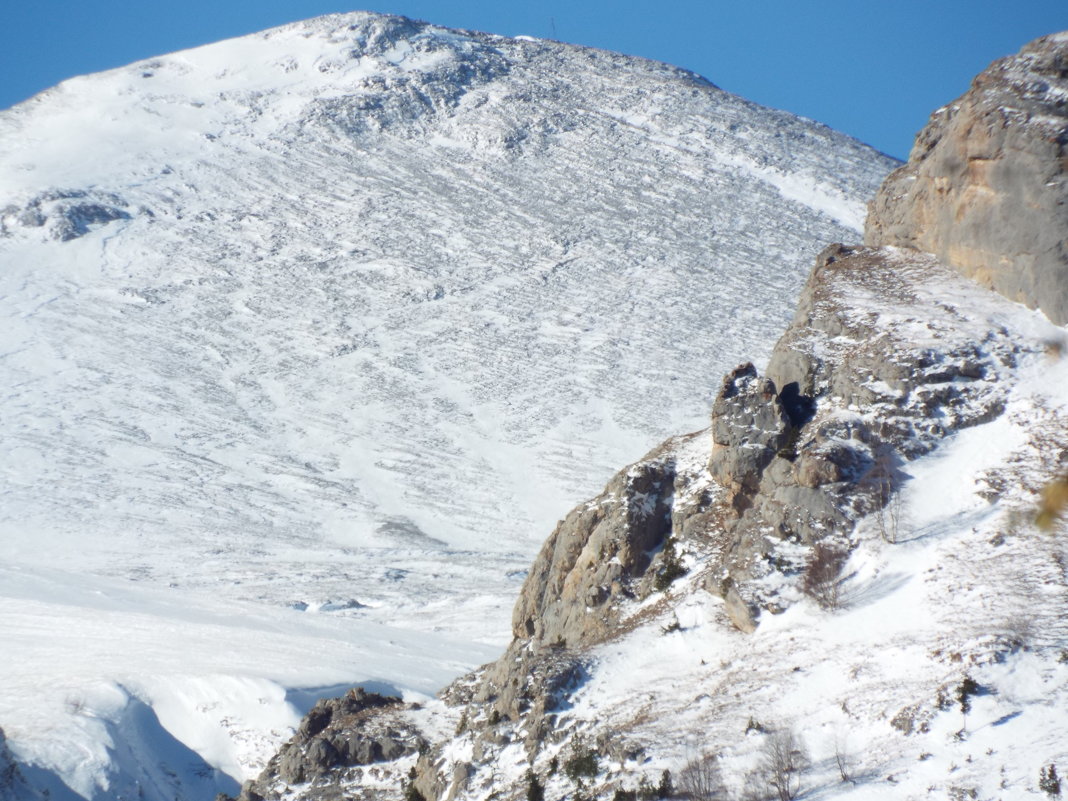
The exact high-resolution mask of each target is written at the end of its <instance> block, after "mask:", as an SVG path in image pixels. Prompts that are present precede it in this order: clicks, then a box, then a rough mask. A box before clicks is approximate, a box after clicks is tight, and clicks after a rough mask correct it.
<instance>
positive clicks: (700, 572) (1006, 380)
mask: <svg viewBox="0 0 1068 801" xmlns="http://www.w3.org/2000/svg"><path fill="white" fill-rule="evenodd" d="M884 257H885V258H886V259H887V260H888V261H889V262H890V264H891V265H893V266H894V269H895V270H900V272H899V273H898V277H899V278H901V279H903V280H902V281H901V283H900V284H897V286H898V288H900V287H902V286H903V287H904V288H905V291H902V292H901V293H900V296H899V298H898V299H897V302H896V303H891V302H888V301H887V299H886V298H887V297H890V293H887V294H886V295H884V296H883V297H880V298H877V299H875V300H874V301H873V299H872V297H871V293H870V292H869V291H867V289H866V288H865V286H864V283H865V282H864V280H863V279H858V280H857V282H856V284H855V285H853V286H848V285H846V288H845V289H844V290H843V289H841V287H842V286H843V285H845V284H844V282H842V283H840V284H839V289H838V290H837V292H838V293H839V294H836V295H835V297H834V302H835V303H837V304H839V308H841V309H848V310H852V312H853V313H854V314H855V315H857V316H858V318H859V319H863V320H866V321H867V322H868V324H869V325H870V326H871V330H878V331H882V332H884V334H883V335H884V337H886V341H891V340H893V339H895V338H896V339H897V341H898V342H899V343H902V342H903V343H906V344H908V345H909V346H910V348H911V349H915V351H917V352H923V351H924V349H925V348H930V351H929V352H931V353H946V352H952V351H953V349H954V348H955V347H956V346H957V345H959V344H960V343H973V344H974V345H975V346H976V348H977V355H978V356H979V358H980V359H982V358H984V357H985V356H986V355H988V354H989V353H996V352H998V351H999V350H1000V351H1001V352H1002V353H1011V354H1012V358H1011V359H1008V360H1007V361H1006V362H1005V363H1000V364H998V365H997V366H996V367H994V368H992V369H991V370H990V371H989V372H988V373H987V374H986V375H985V376H984V378H983V379H982V380H981V381H976V382H975V383H974V384H973V386H972V391H973V392H974V393H975V394H974V395H973V396H972V397H973V398H974V399H980V398H982V396H983V395H985V396H986V399H987V400H989V398H990V397H1001V398H1003V400H1004V411H1002V412H1001V413H1000V414H999V415H997V416H996V417H995V418H994V419H993V420H991V421H989V422H986V423H981V424H978V425H975V426H974V427H971V428H965V429H963V430H960V431H957V432H956V433H954V434H952V435H951V436H949V437H948V438H947V439H946V440H945V441H944V442H942V443H941V445H940V446H939V447H938V448H936V449H935V450H934V451H932V452H931V453H929V454H927V455H926V456H923V457H921V458H919V459H916V460H915V461H912V462H907V463H905V464H904V465H902V490H901V494H900V496H899V497H900V505H899V506H897V505H895V507H894V508H895V509H896V510H897V521H898V523H897V525H896V527H895V528H894V536H893V539H894V540H895V542H893V543H890V542H887V541H885V540H884V538H883V536H881V533H880V530H879V525H878V515H877V514H874V515H871V516H869V517H868V518H864V519H862V520H861V521H860V523H859V525H858V526H857V528H856V530H855V531H853V532H852V533H851V539H852V542H853V545H854V550H853V552H852V556H851V558H850V559H849V561H848V562H847V563H846V564H845V566H844V568H843V571H842V579H843V580H842V583H841V586H840V592H841V596H840V606H839V608H836V609H833V610H827V609H823V608H821V607H820V606H819V605H817V604H816V602H815V601H813V600H812V599H810V598H806V597H805V596H804V595H803V594H802V593H801V592H800V590H799V589H798V584H797V583H790V585H789V586H790V588H791V590H792V592H793V598H792V599H791V601H792V603H791V604H790V605H789V607H788V608H786V609H785V611H783V612H782V613H781V614H777V615H776V614H770V613H768V612H767V611H763V612H762V615H761V618H760V623H759V626H758V628H757V630H756V631H755V632H754V633H752V634H743V633H741V632H739V631H737V630H736V629H735V628H734V627H733V626H732V625H731V624H730V621H729V619H728V617H727V614H726V611H725V607H724V603H723V600H722V599H721V598H719V597H717V596H715V595H713V594H711V593H710V592H708V591H707V589H706V588H707V587H708V586H709V584H710V583H711V581H714V580H718V578H719V577H718V574H717V573H716V572H714V568H713V566H714V565H715V564H716V563H717V561H718V559H717V552H716V547H715V545H714V543H712V542H704V543H702V542H701V541H700V538H695V539H694V540H692V541H691V542H690V543H689V544H688V545H687V546H685V550H684V551H683V552H682V555H681V559H682V561H683V563H684V564H685V565H686V567H687V568H688V570H689V573H688V574H687V575H686V576H685V577H683V578H681V579H679V580H678V581H676V582H675V583H674V584H673V585H672V586H671V588H670V589H669V590H668V591H667V592H666V593H663V594H662V593H653V594H651V595H650V596H649V597H647V598H645V599H643V600H635V601H627V602H624V603H626V604H628V607H625V608H627V610H628V612H629V619H625V620H624V623H623V624H622V625H620V626H619V627H618V629H617V631H618V636H617V637H615V638H614V639H612V640H611V641H609V642H606V643H604V644H602V645H598V646H595V647H593V648H590V649H588V650H587V651H585V652H582V653H581V654H580V655H579V658H581V659H582V665H583V669H584V676H585V678H584V679H583V680H581V681H577V682H576V685H577V686H576V687H575V689H574V690H573V691H572V692H571V694H570V695H569V696H567V699H566V703H560V704H559V705H558V706H557V707H556V710H558V712H557V715H556V717H557V719H556V720H555V721H554V724H553V725H554V729H553V736H552V737H549V738H546V740H545V741H544V742H542V743H541V745H540V748H539V749H538V750H537V752H536V763H535V764H534V766H533V767H534V770H535V771H536V772H537V773H538V775H539V776H542V777H544V781H545V796H546V797H547V798H564V797H568V796H569V795H571V794H572V793H574V791H575V785H574V784H573V783H572V782H571V781H570V780H569V779H568V778H567V777H566V776H565V774H564V771H554V772H551V769H550V768H549V765H548V763H549V761H550V759H552V758H554V757H555V758H557V760H558V762H559V763H560V764H564V763H565V761H566V760H567V759H568V758H569V757H570V756H571V755H572V754H573V753H574V752H573V751H572V750H571V749H572V748H573V747H574V746H573V744H574V743H575V742H583V743H587V744H595V745H594V746H592V747H595V749H596V750H597V751H598V752H599V753H600V754H601V757H602V760H601V772H600V774H599V775H598V776H597V777H596V779H593V780H591V787H590V789H589V792H590V794H591V795H600V796H602V797H607V796H608V794H609V793H610V792H611V791H610V790H604V789H603V787H604V786H606V785H607V786H608V787H612V786H623V787H624V788H627V789H634V788H636V787H638V784H639V781H640V780H642V779H644V780H645V781H646V782H648V783H650V784H652V785H655V784H656V782H657V781H658V779H659V777H660V775H661V772H662V771H663V770H665V769H667V770H670V771H671V774H672V775H673V776H674V777H676V779H678V778H679V777H680V774H681V772H682V769H683V768H684V766H685V765H686V764H687V762H688V761H691V760H696V759H698V758H700V757H703V756H714V757H717V758H718V764H719V766H720V768H721V771H722V778H723V781H724V783H725V785H726V787H727V789H728V790H729V793H728V795H727V796H726V797H730V798H748V797H772V796H773V795H774V794H771V795H768V796H762V795H758V796H757V795H749V793H752V791H753V790H754V789H756V790H757V791H759V790H761V789H764V788H765V785H764V784H763V783H762V780H761V779H759V778H754V777H753V773H754V768H755V767H756V765H757V764H758V763H759V761H760V759H761V756H762V749H763V747H764V745H765V743H766V741H767V734H766V732H773V731H776V730H783V729H789V730H792V731H794V732H795V733H796V734H797V736H798V738H799V741H800V743H801V744H802V746H803V748H804V749H805V751H806V752H807V753H808V755H809V756H810V758H811V764H810V766H809V767H808V768H807V769H806V770H805V772H804V775H803V777H802V779H801V787H802V792H801V793H800V794H799V795H798V796H797V797H798V798H805V799H812V801H829V800H830V799H835V801H839V800H841V799H850V800H851V801H870V800H877V801H883V800H884V799H885V801H920V799H971V798H976V799H1023V798H1039V797H1047V796H1046V795H1045V794H1044V793H1042V792H1041V791H1040V790H1039V788H1038V779H1039V771H1040V770H1041V769H1043V768H1046V767H1047V766H1049V765H1051V764H1055V765H1057V766H1058V768H1057V770H1058V771H1059V772H1060V773H1062V774H1063V769H1064V765H1065V764H1066V763H1068V745H1066V743H1068V715H1066V713H1065V710H1066V708H1068V618H1066V617H1065V608H1066V606H1068V569H1066V566H1068V549H1066V545H1065V543H1066V536H1068V522H1065V521H1062V522H1061V524H1060V525H1059V527H1058V528H1056V529H1055V530H1053V531H1042V530H1039V529H1038V528H1036V527H1035V526H1034V525H1033V522H1032V521H1033V520H1034V517H1035V512H1036V510H1037V509H1038V507H1039V497H1040V493H1041V491H1042V489H1043V487H1045V486H1046V485H1047V484H1048V483H1049V482H1050V480H1051V478H1052V477H1054V476H1057V475H1058V474H1061V472H1062V471H1063V470H1064V465H1065V454H1066V453H1068V356H1066V355H1065V345H1066V341H1068V340H1066V336H1065V333H1066V332H1065V329H1064V328H1058V327H1056V326H1053V325H1052V324H1051V323H1049V321H1048V320H1046V319H1045V317H1043V316H1042V315H1041V314H1039V313H1037V312H1033V311H1029V310H1027V309H1025V308H1024V307H1022V306H1019V305H1016V304H1013V303H1011V302H1009V301H1007V300H1005V299H1004V298H1002V297H1001V296H999V295H996V294H994V293H993V292H989V291H987V290H986V289H983V288H981V287H979V286H978V285H976V284H974V283H972V282H971V281H969V280H968V279H965V278H963V277H962V276H960V275H957V274H956V273H954V272H953V271H952V270H950V268H947V267H945V266H944V265H941V264H939V263H938V262H937V261H935V259H934V258H933V257H928V256H925V255H924V256H917V255H916V254H912V255H909V254H908V253H907V252H906V251H888V252H887V253H886V254H884ZM888 285H892V284H891V283H890V282H888ZM932 310H933V311H932ZM826 319H833V317H832V316H828V317H827V318H825V320H826ZM890 330H893V331H894V334H893V336H886V332H888V331H890ZM991 343H993V344H991ZM836 344H838V345H840V346H841V347H842V348H843V349H845V350H848V349H849V348H850V347H853V346H861V345H863V342H860V341H856V340H852V339H851V334H849V333H843V334H841V336H839V337H837V338H836ZM1005 345H1008V346H1009V347H1008V348H1007V349H1006V348H1005V347H1004V346H1005ZM1047 345H1049V347H1048V348H1047V347H1046V346H1047ZM887 356H888V358H892V357H895V356H896V357H898V358H900V356H901V353H900V352H898V353H896V354H895V353H894V352H893V351H890V350H888V352H887ZM936 364H938V362H936ZM984 403H985V401H981V402H980V403H979V407H982V406H983V404H984ZM821 404H826V405H827V407H829V408H831V409H834V408H836V407H837V408H839V409H841V408H842V407H844V405H845V404H844V401H843V400H842V399H841V398H834V397H830V396H827V397H824V398H822V399H821ZM979 407H977V408H979ZM873 408H874V407H873ZM873 408H856V407H852V409H851V413H853V414H856V415H858V416H864V417H865V418H866V419H868V420H870V421H872V422H874V421H875V420H878V419H879V415H880V414H881V413H880V412H876V411H873ZM963 411H964V410H961V409H958V410H957V412H958V413H962V412H963ZM964 416H965V417H966V416H967V415H966V414H965V415H964ZM709 447H710V433H709V432H708V431H703V432H698V433H697V434H695V435H691V436H688V437H680V438H678V440H676V442H675V443H674V445H673V449H672V451H671V456H672V457H673V459H674V467H675V469H676V471H677V473H678V475H682V476H685V477H686V478H685V482H684V484H683V486H685V487H686V490H685V493H684V494H683V495H682V496H681V497H680V496H679V494H676V496H675V501H674V502H675V503H676V504H680V503H682V504H685V503H688V502H689V501H690V499H691V498H695V497H699V496H700V495H701V494H702V493H703V492H706V491H708V489H709V487H710V486H712V484H713V480H712V477H711V474H710V473H709V470H708V453H709ZM659 458H664V457H663V455H662V454H661V455H660V457H659ZM676 480H677V479H676ZM678 486H679V484H678V483H677V484H676V487H678ZM608 502H609V503H611V502H612V501H611V499H610V500H609V501H608ZM781 547H782V549H783V553H785V552H787V551H788V550H789V549H790V548H796V547H797V546H796V545H794V544H792V543H789V542H782V543H781ZM710 569H712V570H713V572H712V573H711V575H710V573H709V570H710ZM773 576H774V577H775V578H776V579H777V580H780V581H782V580H783V573H780V572H775V573H773ZM798 578H799V577H798V576H796V575H795V576H794V577H793V581H794V582H796V581H797V579H798ZM589 611H590V614H591V615H596V614H598V612H597V610H595V609H591V610H589ZM965 676H968V677H970V678H971V679H973V680H974V681H975V682H976V683H977V684H978V686H979V691H978V693H977V694H976V695H975V696H974V697H973V698H971V704H970V710H969V711H968V712H967V714H964V713H962V710H961V706H960V702H959V696H958V694H957V693H958V689H959V687H960V686H961V683H962V681H963V679H964V677H965ZM940 699H941V700H940ZM453 714H454V715H455V716H458V715H459V711H458V710H456V711H454V712H453ZM524 725H529V724H528V723H526V722H525V721H522V720H521V721H520V722H519V723H512V722H506V723H504V724H502V726H501V727H500V728H498V729H497V730H496V731H495V740H494V742H496V743H499V744H500V745H499V746H498V747H497V749H496V750H495V751H492V752H491V753H489V754H488V755H486V754H484V755H483V757H482V764H483V765H485V767H483V768H482V769H481V770H480V772H479V773H478V775H476V776H475V777H473V778H469V780H468V782H467V784H466V785H465V789H464V791H463V792H462V794H461V795H460V796H459V797H461V798H465V799H479V800H480V801H489V799H491V798H493V797H495V795H496V794H498V793H503V794H504V795H506V796H507V795H509V794H510V791H514V788H517V787H518V788H523V787H525V786H526V778H525V777H526V775H527V771H528V770H529V769H530V768H531V764H530V756H529V753H530V752H529V751H528V747H527V742H526V740H525V735H526V733H527V732H526V730H525V729H524V728H523V727H524ZM476 736H477V735H476V734H475V733H465V734H461V735H455V736H454V738H453V741H452V742H451V743H450V744H449V748H448V749H446V759H447V761H446V763H445V764H444V766H443V775H446V776H448V775H450V772H449V771H450V768H451V762H450V761H448V760H455V761H462V760H464V759H465V758H466V759H470V749H471V748H472V747H473V741H474V738H475V737H476ZM465 749H467V750H466V751H465ZM621 755H622V756H621ZM627 755H632V756H627ZM839 758H840V761H839ZM843 772H844V773H845V774H846V777H847V778H846V779H845V780H843V778H842V773H843ZM676 786H678V785H676ZM501 788H505V789H504V790H503V791H502V790H501Z"/></svg>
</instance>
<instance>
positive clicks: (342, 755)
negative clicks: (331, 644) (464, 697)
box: [240, 687, 425, 801]
mask: <svg viewBox="0 0 1068 801" xmlns="http://www.w3.org/2000/svg"><path fill="white" fill-rule="evenodd" d="M405 707H406V705H405V704H404V703H403V702H402V701H401V700H400V699H399V698H393V697H389V696H383V695H379V694H378V693H372V692H367V691H365V690H363V689H362V688H360V687H355V688H353V689H351V690H349V691H348V692H347V693H346V694H345V695H343V696H342V697H340V698H324V699H322V700H320V701H318V702H317V703H316V704H315V706H314V707H312V709H311V711H310V712H308V714H307V715H305V716H304V719H303V720H302V721H301V724H300V727H299V728H298V730H297V732H296V734H295V735H294V736H293V737H292V739H290V740H289V742H287V743H286V744H285V745H283V746H282V748H281V749H280V750H279V751H278V753H277V754H275V755H274V756H273V757H272V758H271V760H270V761H269V762H268V764H267V767H266V768H264V770H263V772H262V773H261V774H260V776H259V777H258V778H257V779H255V780H254V781H251V782H248V783H246V784H245V786H244V787H243V788H242V790H241V796H240V797H241V798H242V799H243V800H244V801H256V800H257V799H272V798H278V797H280V794H281V793H283V792H284V790H285V788H287V787H289V786H292V785H301V784H306V785H309V789H312V788H314V787H315V785H316V783H325V784H327V785H336V784H337V781H338V780H339V779H343V778H345V777H346V776H345V774H346V772H350V773H351V772H352V771H353V770H354V769H359V768H360V767H362V766H368V765H374V764H376V763H381V762H390V761H393V760H396V759H399V758H400V757H403V756H406V755H409V754H414V753H415V752H416V751H418V750H419V749H420V748H421V747H424V746H425V741H424V740H423V738H422V736H421V734H420V733H419V732H418V731H417V730H416V729H415V727H414V726H412V725H411V724H410V723H409V722H408V721H406V720H404V719H403V718H402V717H401V716H400V715H398V714H397V713H398V712H400V711H402V710H404V709H405ZM324 777H329V779H328V780H327V781H325V782H323V781H322V780H323V779H324ZM306 795H307V796H308V797H311V796H312V795H314V793H313V792H309V793H307V794H306ZM320 795H321V796H322V797H324V798H325V797H329V794H325V795H324V794H321V793H320Z"/></svg>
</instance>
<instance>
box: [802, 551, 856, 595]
mask: <svg viewBox="0 0 1068 801" xmlns="http://www.w3.org/2000/svg"><path fill="white" fill-rule="evenodd" d="M848 555H849V554H848V553H846V552H845V551H844V550H841V549H840V548H836V547H834V546H833V545H828V544H827V543H823V542H818V543H816V546H815V547H814V548H813V549H812V558H811V559H809V562H808V566H807V567H806V568H805V573H804V576H803V578H802V582H801V589H802V590H803V591H804V593H805V595H807V596H809V597H810V598H812V599H813V600H814V601H816V603H818V604H819V605H820V606H822V607H823V608H824V609H839V608H840V607H841V605H842V597H841V592H840V589H841V586H842V565H844V564H845V560H846V558H847V557H848Z"/></svg>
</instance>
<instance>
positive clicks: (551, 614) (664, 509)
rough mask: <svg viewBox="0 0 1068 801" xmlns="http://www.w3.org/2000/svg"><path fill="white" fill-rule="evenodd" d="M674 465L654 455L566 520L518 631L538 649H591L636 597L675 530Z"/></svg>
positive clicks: (516, 614)
mask: <svg viewBox="0 0 1068 801" xmlns="http://www.w3.org/2000/svg"><path fill="white" fill-rule="evenodd" d="M674 478H675V475H674V464H673V462H672V460H671V457H670V455H658V454H657V453H656V452H654V453H653V454H650V455H649V456H648V457H646V459H644V460H643V461H641V462H639V463H638V464H636V465H633V466H632V467H630V468H627V469H626V470H624V471H622V472H620V473H618V474H617V475H616V476H615V477H614V478H613V479H612V480H611V481H610V482H609V483H608V486H607V487H606V488H605V490H604V492H603V493H602V494H601V495H600V496H599V497H598V498H596V499H595V500H593V501H591V502H590V503H587V504H585V505H583V506H580V507H578V508H576V509H574V510H573V511H572V512H571V513H570V514H569V515H568V516H567V518H565V519H564V520H562V521H561V522H560V523H559V524H558V525H557V527H556V530H555V531H553V533H552V536H550V537H549V539H548V540H547V541H546V542H545V545H544V546H543V547H542V549H541V552H540V553H539V554H538V557H537V558H536V559H535V561H534V564H533V566H532V567H531V570H530V573H529V575H528V577H527V580H526V582H525V583H524V585H523V589H522V591H521V593H520V595H519V599H518V601H517V602H516V605H515V609H514V611H513V613H512V633H513V634H514V636H515V637H516V638H519V639H529V640H531V641H532V642H534V643H536V644H537V645H539V646H542V645H561V646H571V647H575V646H580V645H587V644H589V643H591V642H595V641H597V640H599V639H601V638H602V637H603V636H604V634H605V633H606V632H608V631H610V629H611V626H612V622H613V621H612V613H611V610H612V609H613V603H612V602H613V601H614V600H617V599H618V598H619V597H620V596H630V597H633V595H634V593H635V589H636V583H637V582H638V581H639V580H640V579H641V578H642V577H643V576H644V575H645V573H646V571H647V570H648V568H649V565H650V563H651V560H652V555H653V553H654V552H655V551H656V550H657V549H659V548H660V546H661V545H662V544H663V543H664V539H665V538H666V537H667V536H668V534H669V533H670V532H671V510H672V504H673V499H674V484H673V482H674Z"/></svg>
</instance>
